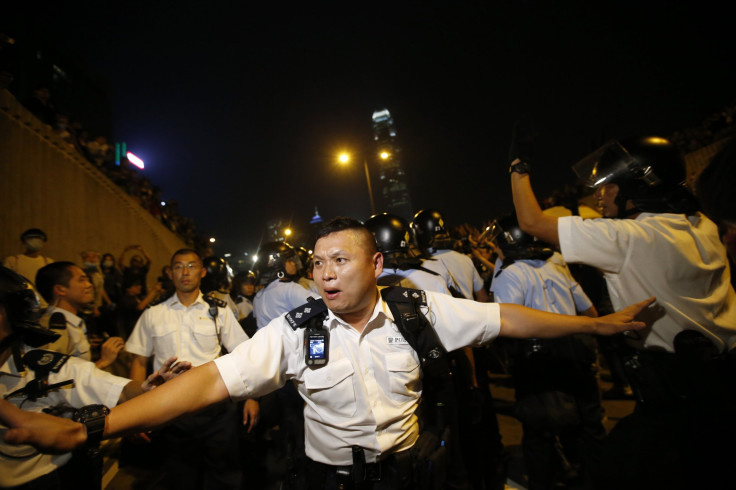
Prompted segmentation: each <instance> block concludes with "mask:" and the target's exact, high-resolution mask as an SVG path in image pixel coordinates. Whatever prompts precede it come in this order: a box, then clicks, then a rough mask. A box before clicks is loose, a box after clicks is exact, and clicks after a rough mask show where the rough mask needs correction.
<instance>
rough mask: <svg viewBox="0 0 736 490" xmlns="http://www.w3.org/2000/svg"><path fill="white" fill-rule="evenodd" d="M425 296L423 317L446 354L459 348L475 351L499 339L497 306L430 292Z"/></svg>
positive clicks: (499, 317) (498, 308)
mask: <svg viewBox="0 0 736 490" xmlns="http://www.w3.org/2000/svg"><path fill="white" fill-rule="evenodd" d="M425 293H426V295H427V303H428V307H427V311H423V313H424V314H425V315H426V317H427V319H428V320H429V321H430V323H432V325H433V326H434V328H435V331H436V332H437V335H438V336H439V337H440V341H441V342H442V345H444V346H445V349H447V350H448V352H449V351H453V350H456V349H459V348H461V347H478V346H480V345H483V344H485V343H488V342H490V341H491V340H493V339H495V338H496V337H498V334H499V332H500V331H501V309H500V307H499V306H498V304H497V303H480V302H478V301H474V300H472V299H464V298H453V297H452V296H450V295H447V294H441V293H433V292H431V291H425Z"/></svg>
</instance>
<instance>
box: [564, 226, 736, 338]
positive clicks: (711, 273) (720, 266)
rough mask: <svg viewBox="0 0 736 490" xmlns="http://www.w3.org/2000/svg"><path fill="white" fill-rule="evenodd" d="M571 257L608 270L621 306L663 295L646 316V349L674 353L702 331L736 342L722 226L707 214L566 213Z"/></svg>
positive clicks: (734, 297) (735, 298)
mask: <svg viewBox="0 0 736 490" xmlns="http://www.w3.org/2000/svg"><path fill="white" fill-rule="evenodd" d="M558 232H559V238H560V248H561V250H562V256H563V257H564V259H565V261H567V262H569V263H575V262H580V263H583V264H588V265H591V266H593V267H597V268H598V269H600V270H601V271H602V272H603V274H604V277H605V279H606V283H607V285H608V291H609V294H610V296H611V302H612V304H613V307H614V309H615V310H616V311H618V310H621V309H623V308H624V307H625V306H627V305H630V304H632V303H635V302H637V301H641V300H644V299H646V298H649V297H651V296H656V297H657V302H656V303H655V305H654V306H653V307H650V308H648V309H647V310H646V311H645V312H643V313H642V315H640V317H639V319H640V320H642V321H645V322H646V323H647V324H648V327H647V328H646V329H645V330H641V331H639V332H637V333H638V336H636V337H634V339H633V340H632V339H631V338H630V340H631V341H632V342H633V343H634V344H635V346H636V347H638V348H644V349H665V350H666V351H668V352H674V346H673V341H674V337H675V335H677V334H678V333H679V332H681V331H683V330H697V331H699V332H700V333H702V334H703V335H705V336H706V337H707V338H709V339H711V341H712V342H713V343H714V344H715V345H716V346H718V348H719V349H720V350H721V351H724V350H726V349H730V348H732V347H733V346H734V345H736V293H734V290H733V288H732V287H731V283H730V277H729V274H730V272H729V267H728V260H727V258H726V249H725V247H724V245H723V244H722V243H721V241H720V239H719V235H718V230H717V227H716V225H715V224H714V223H713V222H712V221H711V220H709V219H708V218H706V217H705V216H704V215H702V214H697V215H696V216H694V217H692V218H687V217H686V216H685V215H681V214H651V213H642V214H640V215H639V216H638V217H637V218H636V219H589V220H583V219H582V218H580V217H563V218H559V221H558Z"/></svg>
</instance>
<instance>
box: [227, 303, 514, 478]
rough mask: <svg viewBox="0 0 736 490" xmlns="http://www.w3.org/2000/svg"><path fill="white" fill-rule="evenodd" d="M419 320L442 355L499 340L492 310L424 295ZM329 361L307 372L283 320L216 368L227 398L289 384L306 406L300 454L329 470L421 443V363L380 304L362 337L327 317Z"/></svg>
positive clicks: (298, 339)
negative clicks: (355, 452) (358, 451)
mask: <svg viewBox="0 0 736 490" xmlns="http://www.w3.org/2000/svg"><path fill="white" fill-rule="evenodd" d="M426 294H427V301H428V307H427V308H425V309H424V310H425V311H424V313H425V315H426V317H427V318H428V319H429V320H430V321H431V322H432V323H433V324H434V328H435V330H436V331H437V334H438V336H439V338H440V340H441V341H442V343H443V345H444V346H445V348H446V349H447V350H448V351H453V350H455V349H458V348H460V347H464V346H468V345H469V346H479V345H481V344H484V343H487V342H489V341H491V340H492V339H494V338H496V337H497V336H498V333H499V330H500V322H501V320H500V309H499V306H498V305H497V304H495V303H478V302H475V301H470V300H465V299H456V298H453V297H451V296H449V295H446V294H439V293H432V292H427V293H426ZM324 325H325V327H326V328H327V329H328V330H329V332H330V345H329V361H328V363H327V365H325V366H323V367H320V368H318V369H310V368H308V367H307V365H306V363H305V360H304V350H303V342H304V329H303V328H300V329H297V331H294V330H292V328H291V327H290V326H289V325H288V323H287V321H286V320H285V318H284V315H281V316H280V317H278V318H276V319H274V320H273V321H272V322H271V323H269V324H268V326H266V327H265V328H262V329H261V330H260V331H259V332H258V335H255V336H254V337H253V338H252V339H250V340H249V341H248V342H245V343H243V344H241V345H240V346H238V348H237V349H235V351H233V352H232V353H231V354H229V355H226V356H223V357H221V358H219V359H217V360H216V361H215V364H216V365H217V367H218V369H219V371H220V376H222V379H223V380H224V382H225V384H226V386H227V389H228V391H229V393H230V396H231V397H232V398H233V399H236V400H241V399H244V398H252V397H258V396H262V395H265V394H267V393H270V392H271V391H274V390H276V389H278V388H280V387H281V386H283V385H284V383H286V382H287V381H289V380H294V381H295V382H296V386H297V388H298V390H299V393H300V395H301V396H302V398H303V399H304V400H305V402H306V405H305V408H304V419H305V438H306V445H305V446H306V454H307V456H308V457H309V458H311V459H313V460H315V461H318V462H321V463H325V464H331V465H349V464H352V452H351V446H353V445H359V446H361V447H363V448H364V449H365V451H366V461H368V462H373V461H376V460H378V459H381V458H383V457H384V456H385V455H388V454H391V453H393V452H397V451H402V450H405V449H408V448H410V447H411V446H412V445H414V443H415V442H416V439H417V437H418V435H419V429H418V426H417V417H416V415H415V411H416V408H417V403H418V401H419V397H420V396H421V380H420V369H419V360H418V357H417V354H416V352H415V351H414V349H412V348H411V346H410V345H409V344H408V343H406V341H405V340H404V339H403V337H402V336H401V334H400V333H399V330H398V328H397V327H396V325H394V323H393V315H392V314H391V311H390V310H389V308H388V305H387V304H386V303H385V302H384V301H383V300H380V301H378V303H377V304H376V307H375V309H374V311H373V314H372V316H371V319H370V320H369V321H368V323H367V325H366V326H365V328H364V330H363V332H362V333H358V332H357V331H356V330H355V329H354V328H353V327H351V326H350V325H348V324H346V323H344V322H343V321H342V320H340V319H339V318H337V317H336V316H335V315H334V314H333V313H332V312H329V313H328V317H327V319H326V320H325V323H324Z"/></svg>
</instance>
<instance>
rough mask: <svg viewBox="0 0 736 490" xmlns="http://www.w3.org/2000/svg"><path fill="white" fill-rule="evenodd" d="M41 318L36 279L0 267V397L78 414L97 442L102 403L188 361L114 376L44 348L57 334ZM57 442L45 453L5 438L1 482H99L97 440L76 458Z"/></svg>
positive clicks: (86, 485) (82, 485)
mask: <svg viewBox="0 0 736 490" xmlns="http://www.w3.org/2000/svg"><path fill="white" fill-rule="evenodd" d="M38 317H39V301H38V299H37V297H36V295H35V293H34V291H33V289H32V286H31V284H30V283H29V282H28V281H27V280H26V279H25V278H23V277H21V276H20V275H18V274H16V273H15V272H13V271H11V270H9V269H7V268H5V267H0V399H3V402H4V403H6V404H9V405H14V406H19V407H22V408H23V409H24V410H29V411H33V412H36V411H39V412H40V411H41V410H50V409H51V410H54V411H56V413H58V414H60V415H63V416H66V417H72V416H73V417H75V418H76V419H77V420H79V421H83V422H85V426H86V428H85V429H84V431H85V432H86V433H87V434H88V435H89V436H90V444H92V443H93V442H96V444H98V445H99V441H100V438H101V436H102V430H103V427H104V414H103V411H104V410H106V408H105V407H103V405H104V406H107V407H112V406H114V405H116V404H117V403H119V402H123V401H125V400H127V399H129V398H131V397H134V396H136V395H138V394H140V393H142V392H143V391H144V390H148V389H151V388H153V387H154V386H155V385H156V384H157V383H159V382H161V381H163V380H164V379H169V378H170V377H172V376H174V375H175V374H177V373H178V372H182V371H183V370H186V369H188V368H189V367H190V366H189V364H188V363H180V364H177V365H174V364H173V363H174V362H175V361H176V359H169V360H167V362H166V363H164V365H163V367H162V370H161V371H159V372H157V373H155V374H154V375H152V376H151V377H149V378H148V379H147V380H145V381H144V382H143V383H140V382H137V381H131V380H129V379H126V378H120V377H118V376H113V375H112V374H110V373H107V372H105V371H101V370H99V369H96V368H95V365H94V364H92V363H91V362H89V361H85V360H82V359H79V358H77V357H70V356H69V355H67V354H63V353H59V352H53V351H49V350H43V349H39V348H38V347H39V346H42V345H45V344H47V343H49V342H52V341H53V340H55V339H56V338H57V337H58V336H59V334H58V333H55V332H54V331H52V330H48V329H46V328H43V327H41V326H40V325H39V324H38V323H37V320H38ZM21 360H22V361H21ZM159 375H160V376H161V377H159ZM5 400H7V402H5ZM87 406H89V407H87ZM85 407H87V409H84V408H85ZM95 413H97V416H95ZM60 420H65V419H60ZM76 425H79V424H76ZM95 431H96V433H95ZM94 438H96V441H93V439H94ZM59 449H60V451H56V452H55V454H41V453H39V452H38V451H36V450H34V449H33V448H31V447H29V446H11V445H8V444H5V443H4V442H3V441H2V438H0V487H2V488H11V487H13V488H16V487H21V486H23V487H22V488H34V489H36V488H39V489H41V488H42V489H55V488H79V489H94V488H97V489H99V488H100V486H101V482H102V477H101V473H100V471H101V468H102V465H101V459H98V458H97V457H96V449H97V447H88V448H87V450H88V451H87V450H85V451H83V452H80V453H78V454H76V455H75V457H74V458H72V454H71V452H70V449H71V448H70V447H64V448H59ZM88 453H89V454H88Z"/></svg>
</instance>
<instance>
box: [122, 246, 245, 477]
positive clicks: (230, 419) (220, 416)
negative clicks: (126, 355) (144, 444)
mask: <svg viewBox="0 0 736 490" xmlns="http://www.w3.org/2000/svg"><path fill="white" fill-rule="evenodd" d="M205 274H206V269H205V267H204V264H203V262H202V259H201V257H200V256H199V254H198V253H197V252H195V251H194V250H191V249H182V250H178V251H176V252H174V255H173V256H172V257H171V279H172V281H173V283H174V288H175V294H174V295H173V296H171V297H170V298H169V299H167V300H166V301H164V302H162V303H159V304H158V305H156V306H154V307H152V308H148V309H147V310H145V311H144V312H143V314H142V315H141V317H140V318H139V319H138V323H136V326H135V328H134V329H133V332H132V333H131V334H130V337H128V341H127V342H126V344H125V348H126V350H127V351H128V352H130V353H131V354H135V358H134V359H133V363H132V365H131V369H130V377H131V379H134V380H136V379H145V376H146V367H147V365H148V360H149V358H151V357H153V368H154V369H158V367H159V366H160V365H161V363H162V362H163V361H164V359H166V358H168V357H170V356H176V357H178V358H179V359H182V360H186V361H189V362H191V363H192V365H193V366H199V365H202V364H205V363H207V362H209V361H212V360H214V359H216V358H218V357H219V356H220V355H221V353H222V350H223V349H225V350H227V351H228V352H232V351H233V350H235V348H236V347H237V346H238V345H239V344H241V343H242V342H244V341H246V340H247V339H248V336H247V335H246V334H245V332H243V329H242V328H240V324H239V323H238V321H237V320H236V319H235V315H234V314H233V311H232V309H230V308H229V307H227V306H226V304H225V303H224V302H221V303H219V304H218V303H217V302H216V299H215V300H210V301H211V303H208V302H207V301H205V298H204V296H203V295H202V292H201V291H200V283H201V280H202V278H203V277H204V276H205ZM236 409H237V407H236V405H235V404H233V403H231V402H230V401H229V400H228V401H223V402H221V403H218V404H216V405H215V406H212V407H210V408H208V409H207V410H206V411H204V412H202V413H198V414H195V415H192V416H189V417H186V418H183V419H181V420H178V421H177V422H176V423H175V424H172V425H171V426H169V427H167V428H165V429H164V430H163V436H164V438H163V440H164V444H165V447H166V450H165V453H164V462H165V465H166V468H167V474H168V478H169V481H170V483H171V484H172V485H173V486H174V487H176V488H201V487H202V485H204V486H208V485H217V486H218V488H233V489H236V488H239V486H240V484H241V480H242V472H241V471H240V467H239V464H238V434H239V431H238V430H237V428H238V419H239V415H238V413H237V410H236ZM257 418H258V402H257V401H255V400H248V401H247V402H246V403H245V407H244V410H243V424H245V425H248V426H249V428H252V427H253V425H254V424H255V423H256V421H257ZM194 447H196V448H197V449H196V450H194V449H193V448H194Z"/></svg>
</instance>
